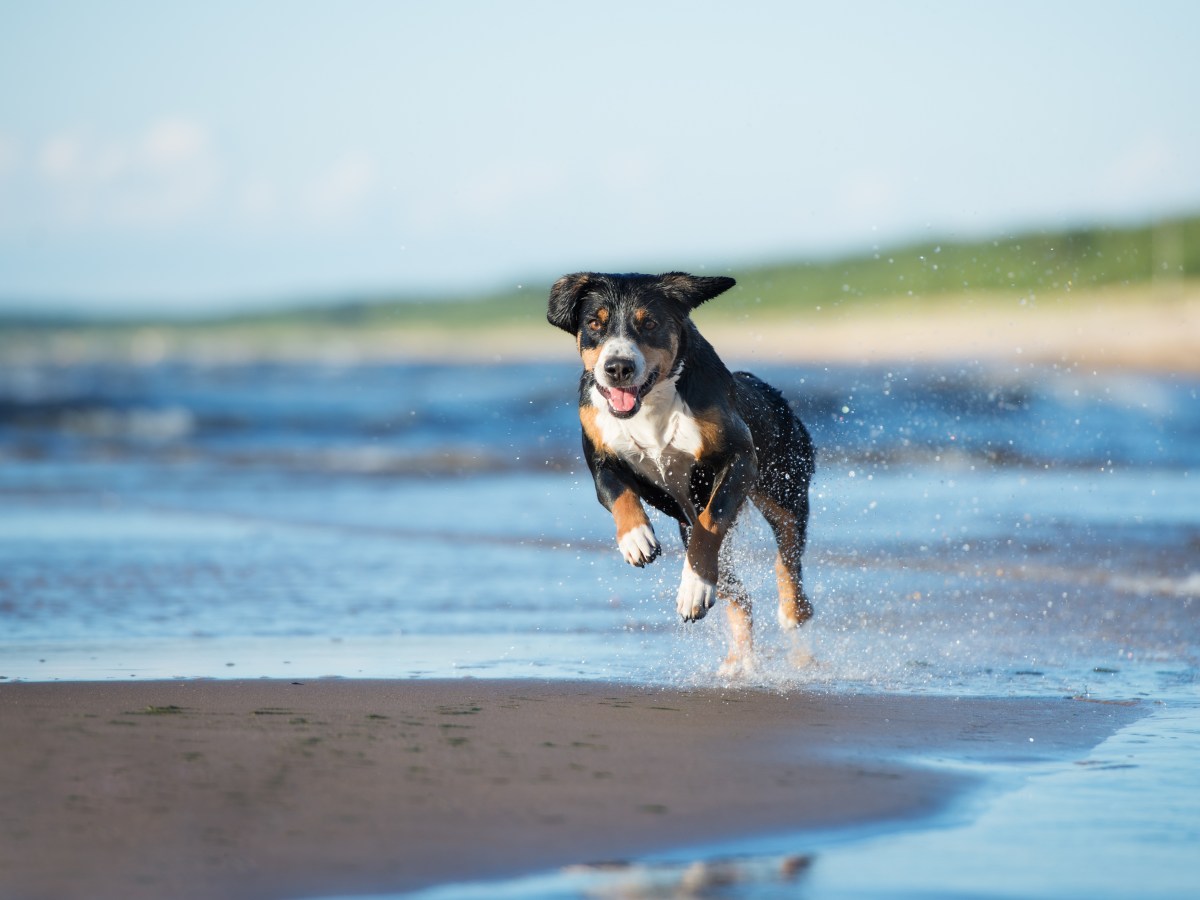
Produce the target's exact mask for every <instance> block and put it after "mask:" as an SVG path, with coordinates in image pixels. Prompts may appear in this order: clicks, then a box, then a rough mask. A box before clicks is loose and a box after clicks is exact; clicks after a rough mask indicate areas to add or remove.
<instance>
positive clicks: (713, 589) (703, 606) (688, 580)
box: [675, 564, 717, 622]
mask: <svg viewBox="0 0 1200 900" xmlns="http://www.w3.org/2000/svg"><path fill="white" fill-rule="evenodd" d="M716 602H717V586H716V584H715V583H714V582H711V581H708V580H706V579H704V578H701V577H700V576H699V575H697V574H696V573H695V572H693V571H692V567H691V566H690V565H688V564H684V567H683V578H682V579H680V582H679V593H678V594H677V595H676V598H675V608H676V609H677V610H679V615H681V616H683V621H685V622H695V621H696V620H697V619H703V618H704V616H705V615H706V614H707V613H708V611H709V610H710V609H712V607H713V604H714V603H716Z"/></svg>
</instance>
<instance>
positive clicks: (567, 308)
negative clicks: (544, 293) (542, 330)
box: [546, 272, 592, 334]
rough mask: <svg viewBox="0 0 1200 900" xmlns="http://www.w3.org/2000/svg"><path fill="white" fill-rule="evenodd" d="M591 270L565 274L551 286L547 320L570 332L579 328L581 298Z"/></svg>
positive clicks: (556, 326)
mask: <svg viewBox="0 0 1200 900" xmlns="http://www.w3.org/2000/svg"><path fill="white" fill-rule="evenodd" d="M591 277H592V276H591V273H590V272H576V273H575V274H573V275H564V276H563V277H562V278H560V279H558V281H556V282H554V287H552V288H550V303H549V304H548V306H547V307H546V321H547V322H549V323H550V324H551V325H553V326H554V327H555V328H561V329H562V330H563V331H565V332H567V333H568V334H574V333H575V332H576V331H578V330H579V300H580V298H581V297H582V296H583V291H584V288H586V287H587V284H588V282H589V281H590V280H591Z"/></svg>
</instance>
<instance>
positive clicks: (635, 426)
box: [591, 379, 703, 521]
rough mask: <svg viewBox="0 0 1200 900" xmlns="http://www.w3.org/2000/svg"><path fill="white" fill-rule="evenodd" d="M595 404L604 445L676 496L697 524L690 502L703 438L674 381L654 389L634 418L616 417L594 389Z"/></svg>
mask: <svg viewBox="0 0 1200 900" xmlns="http://www.w3.org/2000/svg"><path fill="white" fill-rule="evenodd" d="M591 399H592V404H593V405H594V406H595V407H596V409H597V410H598V412H597V415H596V424H597V426H599V429H600V434H601V436H602V437H603V438H604V443H605V444H607V445H608V446H609V447H610V448H611V449H612V450H613V451H614V452H616V454H617V455H618V456H620V457H621V459H623V460H624V461H625V462H626V463H628V464H629V465H630V466H631V467H632V468H633V469H634V470H635V471H636V472H637V473H638V474H639V475H641V476H642V477H643V478H645V479H647V480H648V481H651V482H653V483H654V484H656V485H658V486H659V487H661V488H663V489H664V490H665V491H666V492H667V493H668V494H670V495H671V496H672V497H674V498H675V501H676V502H677V503H678V504H679V505H680V507H681V508H682V509H683V511H684V514H685V515H686V516H687V517H688V519H689V521H695V518H696V510H695V509H694V508H693V506H692V502H691V497H690V494H691V479H692V468H693V466H695V464H696V456H697V454H698V453H699V452H700V450H701V448H702V447H703V439H702V438H701V436H700V428H699V426H698V424H697V422H696V419H695V416H693V415H692V410H691V409H690V408H689V407H688V405H687V404H686V403H685V402H684V401H683V398H682V397H680V396H679V393H678V392H677V391H676V390H675V381H674V379H668V380H664V381H662V382H659V383H658V384H656V385H655V386H654V387H653V388H651V390H650V392H649V393H648V394H646V396H645V397H643V398H642V408H641V409H640V410H638V413H637V415H635V416H634V417H633V418H631V419H618V418H617V417H616V416H614V415H612V413H610V412H609V411H608V403H607V402H606V401H605V399H604V397H602V396H601V395H600V392H599V391H597V390H596V389H595V388H594V387H593V388H592V392H591Z"/></svg>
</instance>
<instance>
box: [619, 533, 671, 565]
mask: <svg viewBox="0 0 1200 900" xmlns="http://www.w3.org/2000/svg"><path fill="white" fill-rule="evenodd" d="M617 546H618V547H619V548H620V549H621V555H622V556H623V557H625V562H627V563H629V564H630V565H631V566H637V567H638V568H639V569H640V568H641V567H642V566H644V565H646V564H647V563H652V562H654V560H656V559H658V554H659V552H660V550H661V549H662V548H661V547H659V545H658V538H656V537H655V536H654V529H653V528H652V527H650V525H648V524H647V525H638V526H637V527H636V528H630V529H629V530H628V531H627V532H625V533H624V534H623V535H621V536H620V537H619V538H618V539H617Z"/></svg>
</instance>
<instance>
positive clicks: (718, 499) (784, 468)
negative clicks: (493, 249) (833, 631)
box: [546, 272, 814, 666]
mask: <svg viewBox="0 0 1200 900" xmlns="http://www.w3.org/2000/svg"><path fill="white" fill-rule="evenodd" d="M734 284H735V282H734V280H733V279H732V278H723V277H697V276H694V275H688V274H685V273H683V272H668V273H667V274H665V275H636V274H626V275H611V274H601V273H596V272H579V273H576V274H574V275H565V276H563V277H562V278H560V279H559V280H558V281H556V282H555V283H554V286H553V288H551V290H550V299H549V304H548V308H547V313H546V318H547V320H548V321H549V322H550V324H551V325H554V326H556V327H558V328H561V329H562V330H563V331H566V332H567V333H569V334H572V335H574V336H575V341H576V346H577V347H578V350H579V355H580V357H581V358H582V360H583V374H582V376H581V378H580V381H579V420H580V423H581V424H582V426H583V452H584V458H585V459H586V460H587V464H588V468H589V469H590V470H591V473H592V478H593V479H594V480H595V482H596V496H597V498H598V499H599V500H600V503H601V504H603V505H604V507H605V508H606V509H608V510H609V511H610V512H611V513H612V516H613V519H614V521H615V523H616V527H617V546H618V547H619V548H620V551H621V555H622V556H623V557H624V558H625V561H626V562H628V563H629V564H630V565H634V566H639V567H641V566H644V565H646V564H648V563H651V562H653V561H654V560H655V559H656V558H657V557H658V555H659V552H660V546H659V542H658V538H657V536H656V535H655V533H654V528H653V526H652V525H651V524H650V519H649V518H648V517H647V515H646V510H645V508H644V507H643V505H642V503H643V501H644V502H645V503H648V504H650V506H652V507H654V508H655V509H658V510H660V511H662V512H663V513H665V514H666V515H668V516H670V517H672V518H673V519H675V520H676V521H678V522H679V532H680V535H681V537H682V538H683V543H684V546H685V547H686V548H687V552H686V559H685V561H684V565H683V576H682V578H681V579H680V583H679V591H678V594H677V598H676V609H678V611H679V614H680V615H681V616H682V617H683V619H684V621H687V622H694V621H696V620H697V619H702V618H703V617H704V616H705V614H706V613H707V612H708V610H709V609H711V608H712V606H713V604H714V603H715V601H716V598H717V597H718V596H719V597H721V598H723V599H725V600H726V601H727V602H728V607H727V613H728V616H729V621H730V625H731V629H732V632H733V639H734V640H733V646H732V649H731V651H730V659H729V660H727V665H728V666H736V665H737V664H738V663H739V661H740V660H745V661H746V663H747V664H748V662H749V653H750V650H751V608H750V597H749V595H748V593H747V592H746V589H745V588H744V587H743V585H742V584H741V582H740V581H739V580H738V579H737V577H736V576H735V575H734V574H733V572H732V571H731V566H730V565H729V562H730V561H729V559H728V554H727V553H724V552H722V542H723V541H724V539H725V536H726V534H727V533H728V532H729V529H730V527H731V526H732V525H733V523H734V520H735V519H736V518H737V515H738V512H739V511H740V510H741V509H742V507H743V505H744V504H745V502H746V500H747V499H749V500H750V501H751V502H753V503H754V505H755V506H756V507H758V509H759V510H760V511H761V512H762V514H763V516H764V517H765V518H766V520H767V522H768V523H769V524H770V526H771V529H772V531H773V532H774V535H775V540H776V543H777V545H778V552H777V553H776V556H775V574H776V579H777V582H778V587H779V622H780V624H781V626H783V627H784V628H795V627H797V626H799V625H801V624H803V623H804V622H805V621H807V620H808V619H809V618H810V617H811V616H812V606H811V605H810V604H809V602H808V600H807V599H806V598H805V596H804V589H803V583H802V580H801V567H800V557H801V555H802V554H803V552H804V544H805V540H806V532H807V528H808V487H809V482H810V481H811V480H812V475H813V470H814V455H813V446H812V440H811V438H810V437H809V434H808V431H807V430H806V429H805V427H804V425H803V424H802V423H801V422H800V420H799V419H798V418H796V416H795V414H794V413H793V412H792V410H791V408H790V407H789V406H788V403H787V401H786V400H785V399H784V398H783V395H782V394H780V393H779V391H777V390H776V389H775V388H773V387H771V386H770V385H769V384H767V383H766V382H764V381H762V380H760V379H758V378H756V377H755V376H753V375H751V374H750V373H749V372H732V373H731V372H730V371H729V369H727V368H726V367H725V364H724V363H722V362H721V360H720V358H719V357H718V356H717V354H716V351H715V350H713V348H712V345H711V344H709V342H708V341H707V340H705V339H704V338H703V337H702V336H701V334H700V332H699V331H698V330H697V328H696V326H695V324H694V323H693V322H692V320H691V318H690V313H691V311H692V310H693V309H695V308H696V307H697V306H699V305H700V304H701V303H704V302H705V301H706V300H711V299H712V298H713V297H716V296H717V295H718V294H721V293H723V292H724V291H727V290H729V288H731V287H733V285H734Z"/></svg>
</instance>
